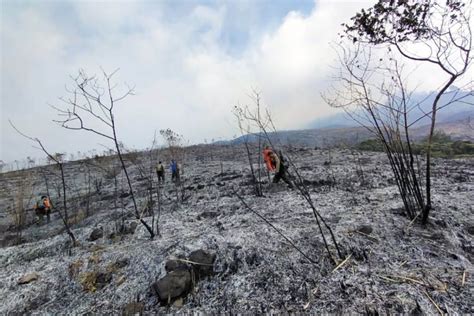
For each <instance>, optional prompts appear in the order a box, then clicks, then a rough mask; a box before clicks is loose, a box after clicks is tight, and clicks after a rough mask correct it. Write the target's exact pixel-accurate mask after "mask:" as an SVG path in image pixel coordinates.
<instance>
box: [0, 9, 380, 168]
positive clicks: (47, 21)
mask: <svg viewBox="0 0 474 316" xmlns="http://www.w3.org/2000/svg"><path fill="white" fill-rule="evenodd" d="M371 2H372V1H364V2H358V1H357V2H355V1H330V0H324V1H317V2H315V6H314V8H313V10H312V11H311V12H306V13H303V12H298V11H293V12H289V13H288V14H287V15H286V16H285V17H282V19H281V21H280V23H279V24H278V25H276V26H275V27H273V28H271V29H266V28H262V29H259V27H262V25H264V22H261V23H262V24H260V25H255V26H254V25H250V26H249V25H244V24H245V23H255V16H252V14H251V13H252V7H248V3H247V2H244V3H242V6H239V5H238V3H237V4H236V3H227V2H219V4H218V5H215V6H205V5H195V6H194V7H193V6H192V5H190V4H189V3H187V2H186V5H189V6H191V8H190V10H188V11H186V10H182V12H181V11H180V12H179V14H176V16H173V15H170V12H171V13H172V12H173V10H172V9H170V8H165V6H166V3H165V2H158V3H156V2H152V3H150V2H138V1H133V2H132V1H125V2H87V1H78V2H72V3H69V4H70V6H71V10H68V11H67V12H66V13H65V14H68V15H69V16H68V17H63V18H62V19H60V21H61V22H58V19H55V18H54V16H52V13H51V12H49V11H48V10H47V9H45V8H44V7H42V5H41V4H40V3H34V4H36V5H30V6H28V7H27V8H26V9H24V10H19V11H15V12H13V13H12V14H11V16H8V18H5V17H6V14H5V13H2V25H1V26H2V30H1V38H2V45H3V47H2V65H1V71H2V93H1V102H2V118H1V120H2V127H1V129H2V142H1V144H2V151H1V153H0V159H2V160H13V159H16V158H20V157H22V156H26V155H35V154H36V155H37V152H36V153H35V151H34V150H32V149H30V148H29V143H28V141H26V140H24V139H22V138H21V137H19V136H18V135H16V134H15V133H14V132H13V131H12V130H11V128H9V126H8V123H6V122H7V121H6V120H7V119H8V118H11V119H13V120H14V121H15V122H16V124H17V125H18V126H19V127H22V128H23V129H24V130H25V131H26V132H29V133H30V134H34V135H38V136H42V137H44V138H45V139H48V140H51V141H50V143H51V144H52V147H53V150H54V151H70V152H75V151H77V149H80V150H84V151H85V150H87V149H90V148H98V147H99V146H98V145H97V143H98V142H101V143H105V141H104V140H100V139H97V138H96V137H89V136H87V137H84V136H86V135H87V134H84V133H74V132H71V133H65V132H64V131H61V129H60V128H59V127H56V126H54V125H52V123H49V122H50V120H51V118H54V115H55V114H54V111H53V110H51V109H50V108H48V107H47V105H46V104H47V103H57V98H58V97H59V96H62V95H64V94H65V91H64V85H65V83H67V82H68V75H69V74H74V73H75V72H77V70H78V69H79V68H84V69H86V70H88V72H90V73H93V72H99V67H100V66H102V67H103V68H104V69H106V70H108V71H112V70H114V69H116V68H117V67H120V69H121V70H120V72H119V73H118V75H117V77H116V78H117V82H118V83H123V82H124V81H127V82H128V83H131V84H135V85H136V92H137V95H136V96H132V97H130V98H128V99H127V100H125V101H124V102H123V103H122V104H120V105H119V106H118V107H117V115H116V117H117V121H118V124H119V128H120V131H119V133H120V134H119V136H120V138H121V139H122V140H123V141H124V142H125V144H127V145H129V146H132V147H135V148H144V147H146V146H148V145H149V140H150V139H151V138H152V135H153V132H154V130H155V129H163V128H168V127H169V128H172V129H174V130H176V131H177V132H179V133H181V134H183V135H184V136H185V137H186V138H188V139H190V140H191V141H192V142H199V141H202V140H203V139H204V138H207V139H211V138H219V137H231V136H232V135H234V134H236V133H237V127H236V126H233V124H234V122H233V117H232V114H231V110H232V107H233V106H234V105H236V104H237V103H241V104H245V103H250V102H251V101H250V99H249V98H248V93H249V92H250V91H251V89H252V88H257V89H259V90H260V91H261V92H262V93H263V95H262V96H263V100H264V103H265V104H267V105H268V106H269V107H270V109H271V110H272V113H273V115H274V118H275V121H276V123H277V125H278V127H279V128H282V129H288V128H301V127H304V126H305V124H307V123H309V122H310V121H312V120H313V119H315V118H317V117H322V116H324V115H327V114H329V113H332V112H334V109H331V108H329V107H327V106H326V105H325V104H324V103H323V101H322V100H321V98H320V92H322V91H324V89H325V88H326V87H327V84H328V81H329V76H330V74H331V73H332V71H333V69H332V68H331V66H332V65H334V62H335V55H334V51H333V49H332V48H331V46H330V44H329V43H330V42H331V41H335V40H337V38H338V36H337V33H338V32H339V31H340V30H341V27H340V24H341V23H343V22H345V21H348V20H349V18H350V17H351V16H352V15H353V14H354V13H355V12H356V11H358V10H360V8H362V7H368V6H369V5H370V4H371ZM49 5H50V6H54V4H53V5H52V4H49ZM255 5H258V2H257V3H255ZM236 7H237V9H236ZM48 8H49V7H48ZM3 11H5V10H3ZM229 19H231V20H232V21H238V22H239V23H242V29H244V30H245V31H246V32H247V31H248V32H249V34H246V35H248V37H247V42H246V45H244V46H243V47H242V48H241V49H240V46H238V47H239V49H240V51H239V53H238V54H230V53H229V45H231V44H229V42H226V43H225V44H224V43H223V42H222V38H223V37H226V35H228V34H227V33H226V32H229V29H227V28H226V25H227V24H226V21H229ZM233 23H234V24H232V27H233V29H232V30H233V31H235V23H236V22H233ZM263 29H265V31H263ZM244 37H245V36H243V38H244ZM235 49H236V48H235V47H234V50H235ZM38 121H40V122H42V123H38ZM43 122H44V123H43ZM79 134H80V135H79ZM6 148H8V150H6Z"/></svg>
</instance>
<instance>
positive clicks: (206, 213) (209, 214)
mask: <svg viewBox="0 0 474 316" xmlns="http://www.w3.org/2000/svg"><path fill="white" fill-rule="evenodd" d="M218 215H219V214H218V213H217V212H212V211H204V212H202V213H201V214H200V215H199V216H198V219H201V218H214V217H217V216H218Z"/></svg>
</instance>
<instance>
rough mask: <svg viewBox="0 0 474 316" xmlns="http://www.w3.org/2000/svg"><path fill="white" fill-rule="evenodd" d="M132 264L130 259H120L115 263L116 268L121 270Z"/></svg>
mask: <svg viewBox="0 0 474 316" xmlns="http://www.w3.org/2000/svg"><path fill="white" fill-rule="evenodd" d="M129 263H130V260H129V259H128V258H123V259H118V260H117V261H115V266H116V267H117V268H119V269H122V268H124V267H126V266H127V265H128V264H129Z"/></svg>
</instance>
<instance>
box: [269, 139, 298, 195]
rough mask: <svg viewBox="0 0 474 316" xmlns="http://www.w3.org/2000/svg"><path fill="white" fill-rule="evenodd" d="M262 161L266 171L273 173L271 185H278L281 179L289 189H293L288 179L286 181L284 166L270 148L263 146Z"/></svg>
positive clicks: (281, 160)
mask: <svg viewBox="0 0 474 316" xmlns="http://www.w3.org/2000/svg"><path fill="white" fill-rule="evenodd" d="M280 156H281V154H280ZM263 160H264V161H265V165H266V166H267V170H268V171H269V172H274V173H275V176H274V177H273V181H272V182H273V183H278V182H280V179H281V180H283V181H285V182H286V184H288V186H289V187H290V188H293V183H292V182H291V181H290V179H288V175H287V173H286V166H285V164H284V161H283V159H281V158H280V157H278V155H277V154H276V153H275V152H274V151H273V150H272V149H271V148H270V146H265V149H264V150H263Z"/></svg>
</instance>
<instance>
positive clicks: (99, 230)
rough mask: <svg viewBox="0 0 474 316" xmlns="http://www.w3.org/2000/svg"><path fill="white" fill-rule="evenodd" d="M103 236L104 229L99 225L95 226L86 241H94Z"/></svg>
mask: <svg viewBox="0 0 474 316" xmlns="http://www.w3.org/2000/svg"><path fill="white" fill-rule="evenodd" d="M103 236H104V230H103V229H102V227H99V228H95V229H94V230H93V231H92V232H91V234H90V236H89V238H87V240H88V241H95V240H97V239H99V238H102V237H103Z"/></svg>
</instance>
